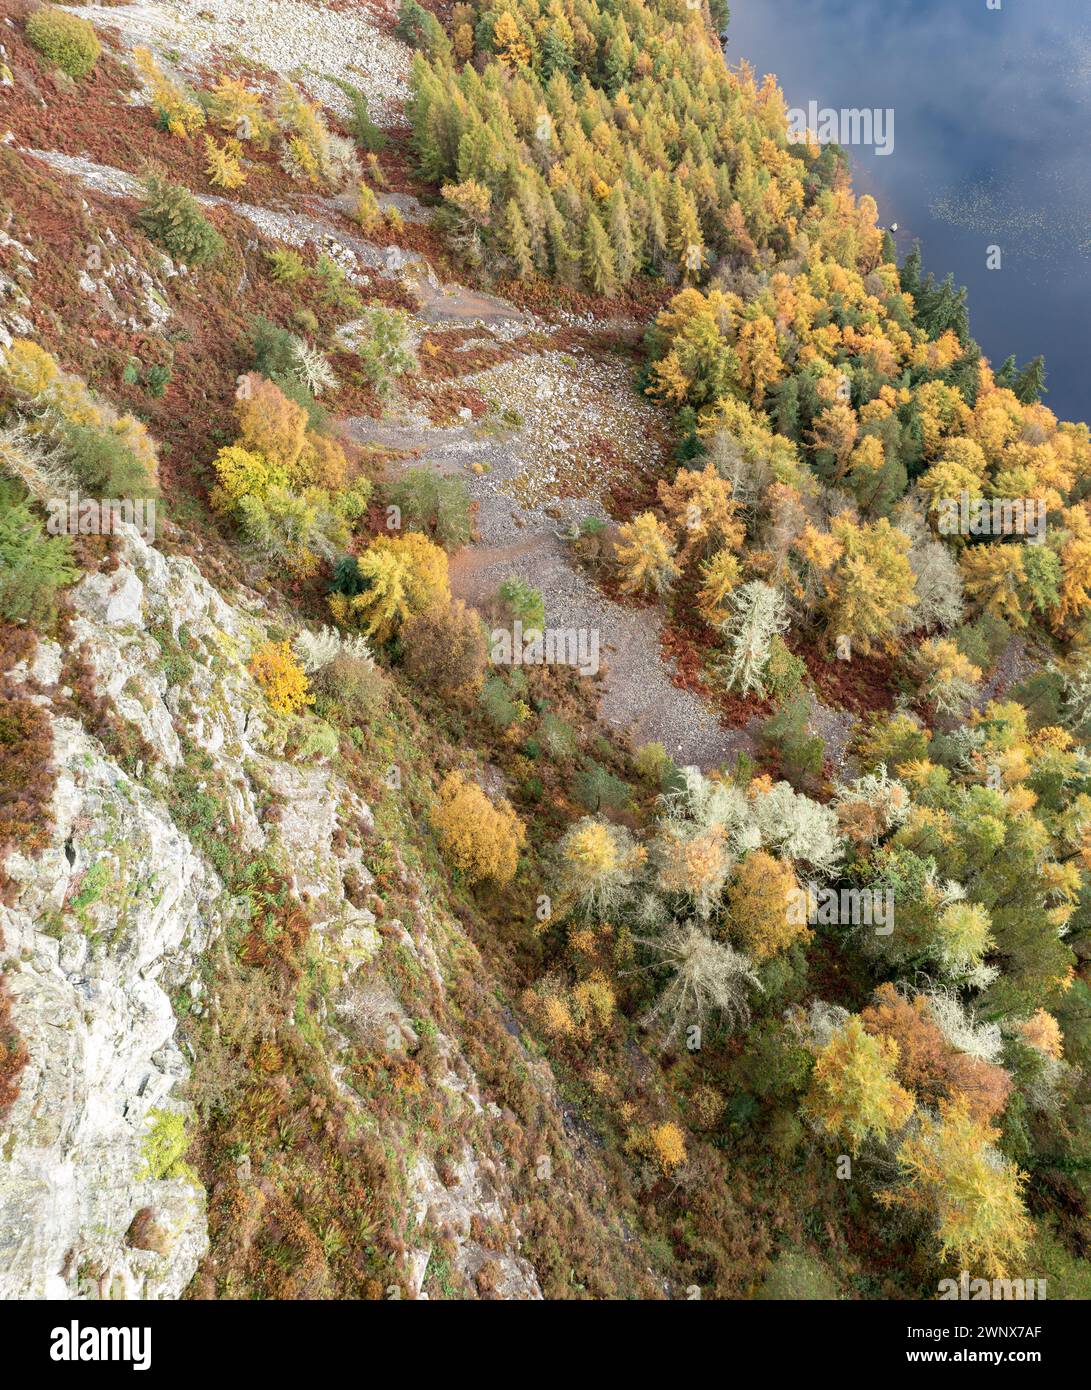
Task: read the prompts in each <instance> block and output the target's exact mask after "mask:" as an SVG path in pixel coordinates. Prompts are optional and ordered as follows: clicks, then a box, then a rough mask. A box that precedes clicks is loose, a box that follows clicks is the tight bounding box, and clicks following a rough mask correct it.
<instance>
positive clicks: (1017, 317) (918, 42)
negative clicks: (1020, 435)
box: [727, 0, 1091, 420]
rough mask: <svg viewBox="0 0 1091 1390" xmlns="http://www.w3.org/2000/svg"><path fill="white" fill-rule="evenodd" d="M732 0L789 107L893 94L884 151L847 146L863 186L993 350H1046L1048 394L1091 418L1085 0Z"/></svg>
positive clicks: (743, 47)
mask: <svg viewBox="0 0 1091 1390" xmlns="http://www.w3.org/2000/svg"><path fill="white" fill-rule="evenodd" d="M994 2H995V0H994ZM730 4H731V23H730V26H729V29H728V42H727V57H728V61H729V62H731V63H738V62H739V60H740V59H743V58H745V59H747V60H748V61H749V62H750V63H751V64H752V65H753V66H754V67H755V68H756V70H757V75H758V78H759V80H760V78H761V76H762V75H763V74H764V73H766V72H773V73H776V75H777V77H778V78H779V80H780V84H781V86H782V87H783V89H784V92H785V96H786V98H787V101H788V105H789V106H790V107H798V108H800V109H806V108H807V106H808V103H809V102H810V101H811V100H814V101H816V102H817V103H818V107H819V108H820V109H821V108H823V107H828V108H835V109H838V110H840V109H841V108H843V107H844V108H851V107H857V108H860V109H864V108H878V109H881V110H886V109H888V108H892V109H893V112H894V118H893V121H894V123H893V135H894V139H893V148H892V151H891V153H890V154H889V155H886V156H880V155H878V154H876V153H875V151H874V150H873V149H868V148H863V147H860V146H856V147H853V148H851V149H849V151H848V153H849V156H850V159H851V161H852V165H853V169H854V177H855V183H856V187H857V191H858V192H869V193H871V194H872V195H873V196H874V197H875V199H876V200H877V202H878V204H879V218H880V221H881V222H882V223H883V225H887V226H888V225H890V224H891V223H895V222H896V223H897V224H898V227H899V230H898V232H897V233H896V236H895V240H896V241H897V243H898V249H899V252H900V253H901V254H902V255H904V253H905V252H906V251H908V250H909V248H910V247H911V245H912V243H913V239H914V238H919V239H920V242H921V246H922V250H923V253H924V264H925V269H926V270H933V271H935V272H936V276H937V279H942V278H943V276H944V275H946V273H947V271H949V270H951V271H954V274H955V280H956V282H957V283H958V284H962V285H966V286H968V288H969V292H970V297H969V302H970V326H971V330H972V332H973V335H974V337H975V338H976V339H977V341H978V342H979V343H980V344H981V346H982V348H983V350H984V352H985V354H986V356H987V357H988V358H989V359H990V361H991V362H992V363H993V366H994V367H999V366H1000V364H1001V362H1003V360H1004V359H1005V358H1006V357H1007V356H1008V354H1009V353H1015V354H1016V356H1017V357H1018V359H1019V364H1020V365H1022V364H1023V363H1024V362H1026V361H1027V360H1029V359H1030V358H1031V357H1034V356H1036V355H1037V354H1038V353H1040V352H1043V353H1045V356H1046V369H1047V373H1048V377H1047V386H1048V388H1049V391H1048V394H1047V395H1046V397H1045V402H1046V404H1047V405H1048V406H1049V407H1050V408H1051V409H1052V410H1054V411H1055V412H1056V413H1057V414H1058V415H1059V416H1060V417H1061V418H1062V419H1075V420H1091V353H1089V352H1088V344H1089V338H1091V0H1002V3H1001V8H1000V9H998V10H991V9H988V8H987V7H986V0H730ZM994 246H995V247H999V248H1000V253H1001V268H1000V269H998V270H990V269H988V268H987V258H988V255H989V248H990V247H994Z"/></svg>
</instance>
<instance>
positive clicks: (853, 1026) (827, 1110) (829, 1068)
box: [803, 1015, 913, 1156]
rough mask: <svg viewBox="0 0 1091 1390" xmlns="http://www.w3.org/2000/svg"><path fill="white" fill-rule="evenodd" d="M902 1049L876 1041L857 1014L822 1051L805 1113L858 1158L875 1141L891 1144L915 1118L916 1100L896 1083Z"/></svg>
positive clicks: (880, 1039)
mask: <svg viewBox="0 0 1091 1390" xmlns="http://www.w3.org/2000/svg"><path fill="white" fill-rule="evenodd" d="M897 1062H898V1044H897V1043H896V1042H894V1040H893V1039H892V1038H886V1037H872V1036H871V1035H870V1034H869V1033H867V1032H865V1030H864V1025H863V1022H862V1021H861V1019H860V1018H859V1016H857V1015H853V1016H852V1017H851V1018H849V1019H848V1020H847V1021H846V1022H845V1024H844V1025H843V1026H842V1027H841V1028H840V1029H839V1030H838V1031H837V1032H836V1033H835V1034H834V1035H833V1037H832V1038H831V1039H830V1040H829V1042H828V1043H826V1044H825V1046H824V1047H822V1048H820V1049H819V1052H818V1056H817V1058H816V1059H815V1064H814V1070H813V1072H812V1073H811V1085H810V1090H809V1091H808V1092H807V1095H806V1097H805V1098H804V1101H803V1111H804V1113H805V1114H806V1115H807V1117H808V1118H809V1119H810V1120H811V1122H812V1123H813V1124H814V1125H815V1126H816V1127H817V1128H818V1129H819V1130H820V1131H821V1132H822V1133H824V1134H826V1135H827V1136H828V1137H829V1138H830V1139H832V1140H833V1141H834V1142H835V1143H844V1144H846V1145H847V1147H848V1150H849V1152H850V1153H851V1154H853V1155H854V1156H855V1155H856V1154H858V1153H859V1152H860V1148H861V1146H862V1145H863V1144H864V1143H865V1142H866V1141H867V1140H869V1139H872V1138H874V1139H880V1140H882V1139H886V1138H888V1137H889V1136H890V1135H891V1134H892V1133H896V1132H897V1131H898V1130H899V1129H901V1127H902V1125H904V1124H905V1122H906V1121H907V1120H908V1119H909V1117H910V1115H911V1114H912V1113H913V1097H912V1096H911V1095H910V1094H909V1092H908V1091H906V1090H905V1089H904V1087H902V1086H900V1085H899V1084H898V1082H897V1080H896V1079H895V1069H896V1066H897Z"/></svg>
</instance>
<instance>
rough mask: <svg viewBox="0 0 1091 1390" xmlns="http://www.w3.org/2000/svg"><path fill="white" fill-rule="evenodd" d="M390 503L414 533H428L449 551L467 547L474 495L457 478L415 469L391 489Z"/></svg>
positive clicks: (429, 470) (470, 534) (425, 469)
mask: <svg viewBox="0 0 1091 1390" xmlns="http://www.w3.org/2000/svg"><path fill="white" fill-rule="evenodd" d="M390 500H391V502H393V503H394V505H395V506H396V507H398V508H399V509H400V510H401V514H402V521H403V523H404V524H405V525H407V526H409V528H410V529H411V530H415V531H424V532H426V533H427V534H428V535H429V536H431V538H432V539H433V540H435V541H438V542H439V544H440V545H442V546H445V547H447V548H448V549H450V548H452V547H454V546H459V545H466V544H467V543H468V541H469V540H470V537H471V536H472V534H473V520H472V518H471V515H470V494H469V493H468V492H467V491H466V488H465V487H464V485H463V484H462V483H461V482H459V480H458V479H457V478H444V477H442V476H441V475H440V474H439V473H434V472H433V471H432V470H431V469H430V468H412V469H410V471H409V472H408V473H406V474H405V476H404V477H403V478H399V479H398V481H397V482H396V483H395V484H394V486H393V487H392V488H391V489H390Z"/></svg>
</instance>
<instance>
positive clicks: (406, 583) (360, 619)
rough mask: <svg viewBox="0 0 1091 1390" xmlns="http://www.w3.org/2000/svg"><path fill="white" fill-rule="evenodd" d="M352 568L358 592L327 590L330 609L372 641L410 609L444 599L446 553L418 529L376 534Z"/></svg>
mask: <svg viewBox="0 0 1091 1390" xmlns="http://www.w3.org/2000/svg"><path fill="white" fill-rule="evenodd" d="M356 568H357V573H358V576H359V582H360V584H361V586H362V587H361V589H360V592H359V593H356V594H352V595H349V594H331V595H330V599H329V604H330V612H331V613H332V614H333V616H334V618H335V619H336V620H337V621H338V622H339V623H342V624H344V625H350V624H351V625H355V626H358V627H360V628H361V629H362V630H363V631H364V632H366V633H367V634H368V635H369V636H371V637H374V638H375V640H376V641H378V642H385V641H386V640H387V639H388V638H390V637H392V636H393V635H394V633H395V632H396V631H397V630H398V628H399V627H401V625H402V623H403V622H405V620H406V618H408V617H409V616H410V615H411V614H413V613H423V612H424V611H425V609H427V608H431V607H433V606H434V605H436V604H440V605H444V604H447V603H449V602H450V598H451V590H450V586H449V584H448V580H447V553H446V551H444V550H443V549H442V548H441V547H440V546H438V545H435V544H434V543H433V542H432V541H430V540H429V539H428V537H427V536H424V535H422V534H421V533H420V532H419V531H408V532H406V534H405V535H404V536H379V537H377V538H376V539H375V540H374V541H372V543H371V545H370V546H368V548H367V550H366V551H365V552H364V554H363V555H361V556H360V558H359V560H358V561H357V566H356Z"/></svg>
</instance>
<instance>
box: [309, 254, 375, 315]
mask: <svg viewBox="0 0 1091 1390" xmlns="http://www.w3.org/2000/svg"><path fill="white" fill-rule="evenodd" d="M314 274H315V278H316V280H317V281H318V297H319V299H320V300H321V301H322V303H323V304H325V305H326V306H327V307H328V308H330V309H339V310H341V311H343V312H347V313H350V314H357V313H359V312H360V310H361V309H362V308H363V307H364V301H363V300H362V299H361V298H360V296H359V294H358V293H357V292H356V290H355V289H354V288H353V284H352V281H351V280H350V279H349V278H348V276H347V275H346V274H345V272H344V270H342V268H341V267H340V266H339V265H338V264H337V262H336V261H335V260H333V259H332V257H330V256H327V255H321V256H319V258H318V262H317V264H316V265H315V268H314Z"/></svg>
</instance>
